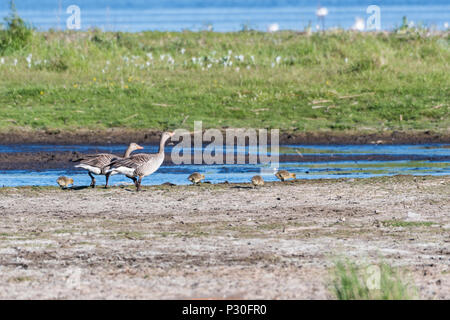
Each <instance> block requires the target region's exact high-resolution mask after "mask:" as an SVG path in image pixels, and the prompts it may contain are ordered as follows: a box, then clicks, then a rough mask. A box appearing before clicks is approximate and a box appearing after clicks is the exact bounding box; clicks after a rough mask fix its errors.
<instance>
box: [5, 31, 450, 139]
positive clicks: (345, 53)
mask: <svg viewBox="0 0 450 320" xmlns="http://www.w3.org/2000/svg"><path fill="white" fill-rule="evenodd" d="M449 48H450V46H449V35H448V33H441V34H438V35H432V36H427V35H425V34H422V33H415V32H410V33H408V32H404V33H402V34H400V33H391V34H384V33H379V34H372V33H364V34H362V33H355V32H343V31H336V32H327V33H324V34H322V33H316V34H313V35H310V36H308V35H306V34H300V33H296V32H277V33H273V34H269V33H262V32H253V31H246V32H237V33H214V32H197V33H193V32H181V33H176V32H140V33H122V32H100V31H89V32H35V31H34V32H33V33H32V35H31V38H30V39H29V40H28V42H27V44H26V45H24V46H22V47H21V48H20V49H17V50H5V51H4V52H3V53H1V54H0V130H3V131H4V130H9V129H12V128H31V129H47V130H60V129H61V130H73V129H79V128H89V129H98V128H100V129H106V128H116V127H122V128H132V129H140V128H152V129H158V130H164V129H173V128H180V127H185V128H191V127H192V125H193V121H194V120H202V121H203V125H204V127H217V128H225V127H255V128H258V127H259V128H280V129H282V130H283V131H290V132H296V131H297V132H302V131H318V130H337V131H339V130H349V129H351V130H361V131H381V130H412V129H417V130H420V129H431V130H437V131H439V130H441V131H442V130H445V129H447V128H448V127H449V126H450V122H449V121H450V120H449V119H450V117H449V104H448V96H449V94H450V92H449V87H450V86H449V84H450V83H449V77H448V74H449V73H450V68H449V64H448V61H450V50H449Z"/></svg>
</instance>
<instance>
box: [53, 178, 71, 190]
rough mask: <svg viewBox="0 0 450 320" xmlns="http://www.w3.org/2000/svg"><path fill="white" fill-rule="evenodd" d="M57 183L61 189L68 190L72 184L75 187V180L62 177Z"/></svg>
mask: <svg viewBox="0 0 450 320" xmlns="http://www.w3.org/2000/svg"><path fill="white" fill-rule="evenodd" d="M56 183H57V184H58V185H59V186H60V187H61V189H65V188H67V187H68V186H69V185H70V184H71V185H73V179H72V178H67V177H65V176H61V177H59V178H58V179H56Z"/></svg>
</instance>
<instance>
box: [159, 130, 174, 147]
mask: <svg viewBox="0 0 450 320" xmlns="http://www.w3.org/2000/svg"><path fill="white" fill-rule="evenodd" d="M173 134H174V133H173V132H168V131H166V132H163V134H162V135H161V144H165V143H166V141H167V140H169V139H170V138H172V137H173Z"/></svg>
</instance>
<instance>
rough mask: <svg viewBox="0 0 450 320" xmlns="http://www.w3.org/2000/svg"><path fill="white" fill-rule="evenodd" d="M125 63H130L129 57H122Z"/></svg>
mask: <svg viewBox="0 0 450 320" xmlns="http://www.w3.org/2000/svg"><path fill="white" fill-rule="evenodd" d="M122 59H123V61H125V62H126V63H128V61H129V60H130V59H129V58H128V57H127V56H124V57H122Z"/></svg>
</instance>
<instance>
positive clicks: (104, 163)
mask: <svg viewBox="0 0 450 320" xmlns="http://www.w3.org/2000/svg"><path fill="white" fill-rule="evenodd" d="M140 149H144V148H143V147H141V146H140V145H138V144H137V143H134V142H133V143H130V145H129V146H128V149H127V150H126V151H125V154H124V155H123V158H128V157H129V156H130V154H131V153H132V152H133V151H135V150H140ZM123 158H121V157H119V156H116V155H114V154H110V153H99V154H92V155H85V156H83V157H82V158H79V159H77V160H75V162H80V164H79V165H76V166H75V168H83V169H86V170H88V174H89V176H90V177H91V187H92V188H94V187H95V177H94V176H93V175H92V174H95V175H104V176H106V184H105V188H107V187H108V181H109V177H110V176H111V175H112V174H114V173H108V172H107V171H108V170H109V169H110V164H111V162H112V161H114V160H118V159H123Z"/></svg>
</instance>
